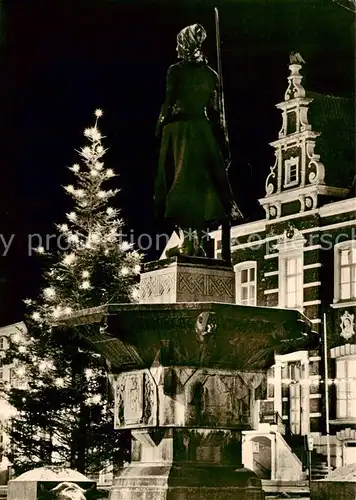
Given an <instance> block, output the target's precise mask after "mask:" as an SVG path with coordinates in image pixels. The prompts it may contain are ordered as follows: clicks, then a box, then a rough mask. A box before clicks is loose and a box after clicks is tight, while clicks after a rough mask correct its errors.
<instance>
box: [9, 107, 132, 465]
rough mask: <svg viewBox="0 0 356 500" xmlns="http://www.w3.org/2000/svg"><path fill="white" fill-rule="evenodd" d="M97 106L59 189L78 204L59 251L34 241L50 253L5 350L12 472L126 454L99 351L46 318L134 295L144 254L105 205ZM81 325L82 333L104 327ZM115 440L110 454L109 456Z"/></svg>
mask: <svg viewBox="0 0 356 500" xmlns="http://www.w3.org/2000/svg"><path fill="white" fill-rule="evenodd" d="M95 115H96V121H95V124H94V126H93V127H92V128H88V129H86V130H85V132H84V135H85V137H86V138H87V140H88V142H89V144H88V145H87V146H85V147H83V148H82V149H81V150H80V151H79V154H80V156H81V160H82V162H81V164H77V163H76V164H74V165H73V166H72V167H70V170H71V171H72V172H73V174H74V176H75V177H76V184H75V185H69V186H66V187H65V190H66V192H67V193H68V194H69V195H70V196H71V197H72V198H73V199H74V202H75V204H74V208H73V211H72V212H70V213H68V214H66V216H67V222H66V223H65V224H61V225H59V226H57V228H58V230H59V237H58V238H57V249H56V252H55V254H54V253H51V254H50V253H49V252H47V249H44V248H42V247H38V248H37V252H38V253H39V254H43V255H44V256H46V257H48V258H49V267H48V270H47V271H46V272H45V273H44V276H43V278H44V287H43V289H42V290H41V293H40V296H39V298H38V299H37V300H28V299H27V300H26V301H25V302H26V304H27V306H28V310H29V313H28V315H27V317H26V325H27V329H28V332H29V333H28V334H21V333H19V334H18V335H17V334H16V335H14V336H13V337H12V338H11V342H10V348H9V350H8V352H7V361H8V362H10V361H12V362H14V363H15V368H14V371H13V373H14V374H15V375H16V377H18V382H19V384H17V386H16V384H15V387H12V388H11V389H10V390H9V394H8V400H9V402H10V404H11V405H13V406H14V407H15V408H16V410H17V415H16V416H15V417H14V418H13V419H12V421H11V426H10V429H9V432H10V438H11V449H10V451H9V458H10V460H11V461H12V462H13V464H14V468H15V471H16V472H22V471H25V470H28V469H30V468H33V467H35V466H41V465H48V464H66V465H69V466H70V467H72V468H74V469H77V470H79V471H81V472H86V473H88V472H91V471H97V470H99V469H100V468H101V467H102V465H103V463H105V462H107V461H112V462H114V463H116V464H117V463H118V462H120V461H121V462H122V461H123V460H125V459H127V456H126V455H125V453H126V449H125V444H126V443H125V442H124V441H125V439H126V438H127V437H125V436H124V435H123V434H121V433H119V432H117V431H115V430H114V429H113V402H112V397H111V394H110V388H109V384H108V377H107V371H106V367H105V366H104V365H103V361H102V359H101V358H100V356H98V355H97V354H94V353H91V352H90V350H89V349H88V347H87V345H86V344H85V343H84V342H83V338H82V336H81V335H80V334H79V331H77V329H76V328H74V327H70V328H67V329H66V330H65V331H63V330H60V329H58V328H55V327H53V324H54V322H55V321H56V320H57V319H58V318H60V317H61V318H63V316H64V317H65V316H66V315H69V314H70V313H71V312H72V311H74V310H78V309H85V308H89V307H95V306H99V305H103V304H107V303H109V302H114V303H115V302H116V303H120V302H121V303H122V302H130V301H136V300H137V294H138V288H137V286H138V285H137V283H138V275H139V272H140V260H141V259H140V255H139V254H138V252H137V251H135V250H133V249H132V245H131V244H129V243H128V242H127V241H124V240H123V237H122V231H123V227H124V222H123V220H122V219H121V218H120V213H119V211H118V210H117V209H116V208H114V207H113V206H110V201H111V200H112V199H113V197H115V195H116V194H117V192H118V190H117V189H105V188H104V185H105V184H106V183H107V181H108V180H110V179H112V178H113V177H114V176H115V173H114V171H113V170H112V169H111V168H105V167H104V163H103V162H102V157H103V155H104V154H105V151H106V150H105V149H104V147H103V145H102V136H101V133H100V131H99V129H98V125H97V122H98V118H99V117H100V116H101V115H102V111H101V110H97V111H96V112H95ZM86 328H87V333H88V334H89V333H97V332H98V330H100V329H101V328H103V326H100V325H98V324H93V325H88V326H87V327H86ZM21 382H22V383H21ZM112 449H114V450H115V453H114V456H108V455H107V453H108V450H112Z"/></svg>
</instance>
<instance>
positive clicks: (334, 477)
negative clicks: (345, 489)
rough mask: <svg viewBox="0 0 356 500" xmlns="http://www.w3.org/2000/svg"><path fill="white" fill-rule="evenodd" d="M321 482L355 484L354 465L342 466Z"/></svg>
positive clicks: (355, 473) (355, 467) (355, 466)
mask: <svg viewBox="0 0 356 500" xmlns="http://www.w3.org/2000/svg"><path fill="white" fill-rule="evenodd" d="M322 481H352V482H356V464H349V465H344V466H343V467H338V468H337V469H335V470H334V471H332V472H330V474H328V475H327V476H326V477H325V478H324V479H322Z"/></svg>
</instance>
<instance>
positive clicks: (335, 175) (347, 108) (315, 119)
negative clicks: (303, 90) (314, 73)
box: [307, 92, 356, 188]
mask: <svg viewBox="0 0 356 500" xmlns="http://www.w3.org/2000/svg"><path fill="white" fill-rule="evenodd" d="M307 97H310V98H312V99H313V101H312V103H311V104H310V105H309V113H308V118H309V122H310V123H311V125H312V129H313V130H314V131H315V132H320V133H321V134H320V136H319V137H318V138H317V139H316V147H315V153H316V154H319V155H320V161H321V162H322V163H323V164H324V166H325V181H326V184H327V185H329V186H335V187H342V188H348V187H351V184H352V182H353V179H354V176H355V173H356V170H355V159H356V155H355V153H356V149H355V103H354V100H353V99H349V98H343V97H336V96H332V95H326V94H319V93H317V92H307Z"/></svg>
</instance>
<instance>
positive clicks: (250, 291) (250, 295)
mask: <svg viewBox="0 0 356 500" xmlns="http://www.w3.org/2000/svg"><path fill="white" fill-rule="evenodd" d="M256 269H257V265H256V262H255V261H248V262H241V263H240V264H236V265H235V266H234V270H235V276H236V304H240V305H245V306H255V305H256Z"/></svg>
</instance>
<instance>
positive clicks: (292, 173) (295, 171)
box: [284, 156, 299, 187]
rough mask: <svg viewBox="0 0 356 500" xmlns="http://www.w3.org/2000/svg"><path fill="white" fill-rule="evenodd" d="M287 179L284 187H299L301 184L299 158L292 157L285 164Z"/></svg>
mask: <svg viewBox="0 0 356 500" xmlns="http://www.w3.org/2000/svg"><path fill="white" fill-rule="evenodd" d="M284 165H285V179H284V187H292V186H297V185H298V183H299V158H298V157H297V156H296V157H294V156H292V158H289V160H286V161H285V162H284Z"/></svg>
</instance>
